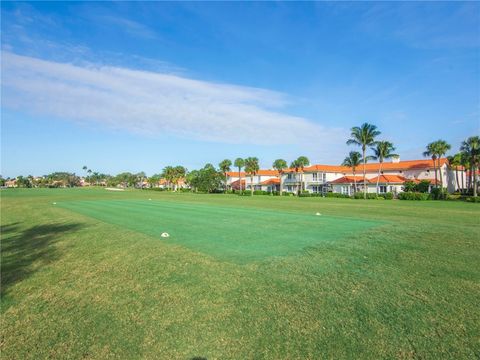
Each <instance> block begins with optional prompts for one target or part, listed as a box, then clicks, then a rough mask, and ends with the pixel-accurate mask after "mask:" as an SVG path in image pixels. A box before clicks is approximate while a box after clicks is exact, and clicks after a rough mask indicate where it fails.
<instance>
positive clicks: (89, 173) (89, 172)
mask: <svg viewBox="0 0 480 360" xmlns="http://www.w3.org/2000/svg"><path fill="white" fill-rule="evenodd" d="M87 173H88V177H87V179H88V183H89V185H92V184H90V181H91V179H90V175H91V174H92V170H91V169H88V170H87Z"/></svg>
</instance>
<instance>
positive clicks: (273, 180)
mask: <svg viewBox="0 0 480 360" xmlns="http://www.w3.org/2000/svg"><path fill="white" fill-rule="evenodd" d="M278 184H280V179H279V178H271V179H267V180H265V181H262V182H261V183H260V185H278Z"/></svg>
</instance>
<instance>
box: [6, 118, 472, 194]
mask: <svg viewBox="0 0 480 360" xmlns="http://www.w3.org/2000/svg"><path fill="white" fill-rule="evenodd" d="M380 135H381V132H380V131H379V129H378V128H377V126H375V125H372V124H369V123H363V124H362V125H360V126H355V127H352V128H351V131H350V138H349V139H347V141H346V143H347V145H354V146H357V147H359V148H360V150H361V152H359V151H355V150H353V151H350V152H349V153H348V155H347V156H346V157H345V159H344V160H343V162H342V164H341V165H343V166H347V167H349V168H351V169H352V173H353V180H354V191H357V177H356V174H357V170H358V169H359V168H360V167H361V170H362V180H363V181H362V182H363V193H364V198H366V197H367V186H366V164H367V162H368V161H371V160H375V161H378V163H379V164H380V165H379V168H378V174H377V175H378V176H377V183H376V188H377V193H378V191H379V181H380V175H381V172H382V166H383V163H384V162H385V160H388V159H391V158H395V157H398V156H399V155H398V154H396V153H395V152H394V151H395V146H394V145H393V143H392V142H390V141H388V140H384V139H383V140H380V139H378V137H379V136H380ZM451 148H452V147H451V145H450V144H449V143H447V142H446V141H445V140H441V139H440V140H436V141H433V142H431V143H429V144H427V145H426V148H425V151H424V152H423V156H424V157H428V158H431V159H432V161H433V164H434V173H435V185H434V186H435V187H436V188H439V189H440V190H441V191H443V188H444V184H443V177H442V176H441V174H440V176H438V172H439V171H440V167H441V164H440V159H441V158H442V157H444V156H445V155H446V154H447V152H449V151H450V150H451ZM309 165H310V160H309V159H308V158H307V157H306V156H300V157H298V158H297V159H295V160H293V161H292V162H291V163H290V165H288V163H287V161H286V160H285V159H281V158H280V159H276V160H275V161H274V162H273V163H272V168H273V169H275V170H277V171H278V173H279V175H280V176H279V177H280V195H281V194H282V191H283V183H282V181H283V177H282V175H283V174H284V173H285V171H286V170H287V169H291V170H290V171H292V172H294V173H295V175H296V176H298V174H299V175H300V181H299V183H300V186H299V187H298V188H297V191H298V192H299V193H300V192H302V191H305V181H304V177H303V170H304V168H305V167H307V166H309ZM448 166H449V167H450V169H452V170H454V171H455V173H456V181H457V184H458V186H459V187H461V188H462V189H463V190H464V191H471V192H472V193H473V195H474V196H477V188H478V180H477V172H478V169H479V166H480V137H479V136H471V137H469V138H467V139H465V140H464V141H463V142H462V143H461V144H460V147H459V151H458V152H457V153H455V154H454V155H451V156H448ZM232 167H233V169H234V170H235V171H238V178H239V190H240V191H244V190H246V189H244V188H242V182H243V179H242V170H243V171H244V172H245V174H246V175H247V176H249V177H250V183H251V184H253V177H254V176H255V175H256V174H257V173H258V171H259V169H260V165H259V160H258V158H257V157H247V158H236V159H235V160H234V161H233V162H232V161H231V160H230V159H225V160H222V161H221V162H220V163H219V164H218V168H215V166H213V165H212V164H210V163H207V164H206V165H205V166H204V167H203V168H201V169H198V170H192V171H188V170H187V169H186V168H185V167H183V166H180V165H177V166H166V167H165V168H163V170H162V172H161V173H159V174H154V175H152V176H150V177H147V176H146V174H145V172H143V171H142V172H139V173H130V172H123V173H120V174H118V175H115V176H111V175H108V174H103V173H99V172H96V171H92V170H91V169H90V168H89V167H87V166H86V165H85V166H83V167H82V170H83V171H84V173H85V176H84V179H85V181H86V182H88V183H89V184H90V185H97V186H98V185H106V186H118V185H120V186H123V187H155V186H157V185H158V184H159V182H160V181H164V182H165V184H164V185H165V186H166V187H167V188H168V189H170V190H172V191H176V190H177V189H178V188H179V186H180V185H181V184H180V182H184V183H185V184H188V185H189V186H190V187H191V189H192V190H193V191H202V192H219V191H224V192H226V191H227V188H228V186H227V180H228V177H227V173H228V172H231V171H232ZM460 169H464V170H467V171H469V172H468V173H469V176H468V178H467V183H466V184H463V183H462V184H460V182H459V178H460V177H459V171H460ZM463 178H464V177H463V176H462V180H463ZM439 179H440V180H439ZM16 180H17V186H19V187H58V186H63V187H65V186H69V187H72V186H79V185H81V180H82V179H81V178H80V177H79V176H77V175H76V174H75V173H69V172H55V173H52V174H49V175H45V176H42V177H40V178H35V177H33V176H31V175H29V176H26V177H24V176H19V177H17V179H16ZM5 181H6V179H3V178H2V177H0V185H2V186H4V185H5ZM438 184H440V187H439V186H438ZM460 185H461V186H460ZM475 185H477V186H475ZM250 191H251V194H253V191H254V188H253V186H251V187H250Z"/></svg>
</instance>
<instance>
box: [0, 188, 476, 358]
mask: <svg viewBox="0 0 480 360" xmlns="http://www.w3.org/2000/svg"><path fill="white" fill-rule="evenodd" d="M0 195H1V200H0V201H1V213H2V217H1V225H2V238H1V260H2V262H1V267H2V278H1V285H2V288H1V293H2V307H1V312H2V328H1V335H2V342H1V343H0V349H1V352H2V359H43V358H88V359H105V358H114V359H138V358H152V359H153V358H154V359H192V358H195V357H203V358H206V359H318V358H335V359H352V358H355V359H384V358H388V359H414V358H423V359H475V358H478V357H479V356H480V345H479V344H480V343H479V339H480V311H479V307H478V303H479V300H480V267H479V266H478V264H479V263H480V226H479V221H478V219H479V218H480V206H478V204H472V203H463V202H447V201H437V202H434V201H424V202H414V201H386V200H384V201H380V200H372V201H363V200H351V199H328V198H293V197H273V196H253V197H246V196H245V197H239V196H234V195H225V194H213V195H206V194H189V193H185V194H182V193H170V192H155V191H141V190H129V191H123V192H115V191H106V190H104V189H8V190H2V191H1V193H0ZM149 199H151V200H149ZM54 203H55V204H54ZM317 212H318V213H321V216H317V215H315V214H316V213H317ZM162 232H168V233H169V234H170V237H168V238H162V237H161V236H160V234H161V233H162Z"/></svg>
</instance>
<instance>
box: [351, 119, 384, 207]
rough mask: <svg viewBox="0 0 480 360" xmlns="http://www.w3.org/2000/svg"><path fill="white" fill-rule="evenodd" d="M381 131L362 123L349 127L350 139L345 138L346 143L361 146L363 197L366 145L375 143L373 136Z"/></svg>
mask: <svg viewBox="0 0 480 360" xmlns="http://www.w3.org/2000/svg"><path fill="white" fill-rule="evenodd" d="M380 134H381V132H380V131H378V130H377V127H376V126H375V125H372V124H368V123H363V124H362V125H361V126H355V127H353V128H351V134H350V136H351V137H350V139H348V140H347V145H358V146H360V147H361V148H362V159H363V198H364V199H366V198H367V177H366V169H365V167H366V165H367V160H368V158H367V154H366V151H367V147H368V146H372V145H373V144H374V143H375V138H376V137H377V136H378V135H380Z"/></svg>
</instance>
